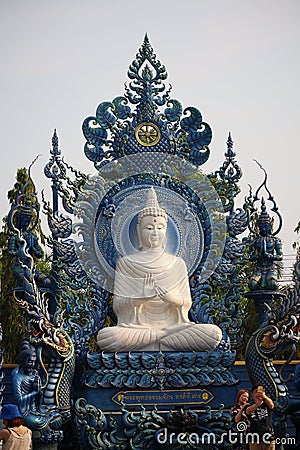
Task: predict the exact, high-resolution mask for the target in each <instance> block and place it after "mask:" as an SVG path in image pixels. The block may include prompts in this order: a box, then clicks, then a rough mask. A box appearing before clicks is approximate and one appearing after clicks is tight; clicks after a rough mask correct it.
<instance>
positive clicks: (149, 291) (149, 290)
mask: <svg viewBox="0 0 300 450" xmlns="http://www.w3.org/2000/svg"><path fill="white" fill-rule="evenodd" d="M143 295H144V298H153V297H156V296H157V291H156V286H155V279H154V277H153V275H152V273H146V275H145V278H144V288H143Z"/></svg>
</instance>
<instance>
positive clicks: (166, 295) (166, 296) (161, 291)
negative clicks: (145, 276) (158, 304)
mask: <svg viewBox="0 0 300 450" xmlns="http://www.w3.org/2000/svg"><path fill="white" fill-rule="evenodd" d="M155 290H156V293H157V295H158V297H159V298H161V299H162V300H164V301H165V302H168V303H173V304H175V305H178V306H182V305H183V301H182V299H180V298H177V297H175V296H174V295H172V294H171V293H170V292H168V291H167V290H166V289H165V288H163V287H160V286H157V285H155Z"/></svg>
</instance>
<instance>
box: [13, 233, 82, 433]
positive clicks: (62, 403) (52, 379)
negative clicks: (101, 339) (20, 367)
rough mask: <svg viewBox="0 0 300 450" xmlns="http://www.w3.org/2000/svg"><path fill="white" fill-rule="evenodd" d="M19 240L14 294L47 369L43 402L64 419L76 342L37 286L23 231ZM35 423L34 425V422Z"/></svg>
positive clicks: (43, 424)
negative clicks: (52, 313) (51, 313)
mask: <svg viewBox="0 0 300 450" xmlns="http://www.w3.org/2000/svg"><path fill="white" fill-rule="evenodd" d="M18 243H19V246H18V252H17V256H16V258H17V262H18V265H19V267H20V268H22V277H21V278H20V282H19V285H18V287H17V288H16V289H15V290H14V298H15V300H16V302H17V303H18V304H19V305H20V306H21V307H22V308H23V309H24V310H25V313H26V332H27V333H28V335H29V341H30V344H31V345H33V346H34V347H35V348H36V349H37V358H38V363H39V366H40V368H41V371H42V372H43V373H41V375H42V376H41V378H42V382H43V386H42V388H41V398H40V400H39V403H40V405H43V407H46V408H57V410H58V411H59V413H60V415H61V417H62V421H63V422H64V421H67V420H68V419H69V418H70V417H71V413H70V392H71V384H72V380H73V375H74V368H75V356H74V345H73V342H72V340H71V338H70V337H69V335H68V334H67V332H66V331H65V330H64V328H63V321H62V320H61V314H60V313H59V312H58V313H57V314H55V315H54V317H53V318H51V316H50V314H49V313H48V308H47V300H46V298H45V295H46V293H45V292H44V293H43V290H41V289H38V287H37V284H36V281H35V267H34V261H33V258H32V256H31V255H30V253H29V251H28V246H27V242H26V239H25V238H24V237H23V236H22V232H20V231H18ZM29 414H30V411H29ZM28 420H30V417H28ZM36 426H37V428H38V429H43V428H44V427H47V426H48V423H47V420H46V419H45V422H43V421H42V420H41V418H40V419H39V421H37V423H36ZM32 427H33V428H34V423H32Z"/></svg>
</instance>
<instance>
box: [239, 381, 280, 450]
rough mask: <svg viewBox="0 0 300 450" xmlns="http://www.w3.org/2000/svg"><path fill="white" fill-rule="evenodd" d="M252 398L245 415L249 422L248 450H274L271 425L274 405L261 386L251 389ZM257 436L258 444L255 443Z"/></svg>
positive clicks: (273, 436)
mask: <svg viewBox="0 0 300 450" xmlns="http://www.w3.org/2000/svg"><path fill="white" fill-rule="evenodd" d="M252 397H253V400H254V403H253V405H251V406H248V408H247V409H246V414H247V415H248V417H249V420H250V430H249V435H250V436H249V437H250V439H249V443H250V450H275V435H274V428H273V423H272V409H273V408H274V403H273V401H272V400H271V399H270V397H268V396H267V395H266V392H265V388H264V387H263V386H261V385H255V386H253V387H252ZM254 433H255V434H254ZM257 436H258V441H259V442H257Z"/></svg>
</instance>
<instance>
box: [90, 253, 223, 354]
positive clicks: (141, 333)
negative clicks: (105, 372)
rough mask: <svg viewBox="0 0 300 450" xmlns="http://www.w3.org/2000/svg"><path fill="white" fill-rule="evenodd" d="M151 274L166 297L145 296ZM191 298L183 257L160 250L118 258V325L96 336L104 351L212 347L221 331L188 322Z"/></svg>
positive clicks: (203, 349) (179, 349) (105, 329)
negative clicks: (147, 281) (147, 279)
mask: <svg viewBox="0 0 300 450" xmlns="http://www.w3.org/2000/svg"><path fill="white" fill-rule="evenodd" d="M149 276H150V277H151V282H152V284H154V285H155V286H157V287H159V288H160V289H162V290H163V292H164V293H166V295H153V294H152V295H149V296H148V297H147V296H146V295H145V280H146V278H147V277H148V278H149ZM191 305H192V301H191V295H190V287H189V283H188V274H187V269H186V265H185V262H184V261H183V259H182V258H179V257H177V256H174V255H170V254H167V253H162V252H158V253H156V252H153V253H152V252H137V253H135V254H133V255H130V256H126V257H123V258H120V259H119V260H118V262H117V267H116V272H115V283H114V299H113V309H114V312H115V314H116V316H117V319H118V323H117V325H116V326H113V327H107V328H103V329H102V330H100V331H99V333H98V336H97V342H98V346H99V348H100V349H101V350H103V351H113V352H117V351H118V352H122V351H144V350H149V351H158V350H166V351H172V350H174V351H206V350H208V351H209V350H213V349H214V348H215V347H216V346H217V345H218V343H219V342H220V340H221V337H222V332H221V330H220V328H219V327H217V326H216V325H212V324H195V323H193V322H190V320H189V318H188V312H189V310H190V308H191Z"/></svg>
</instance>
